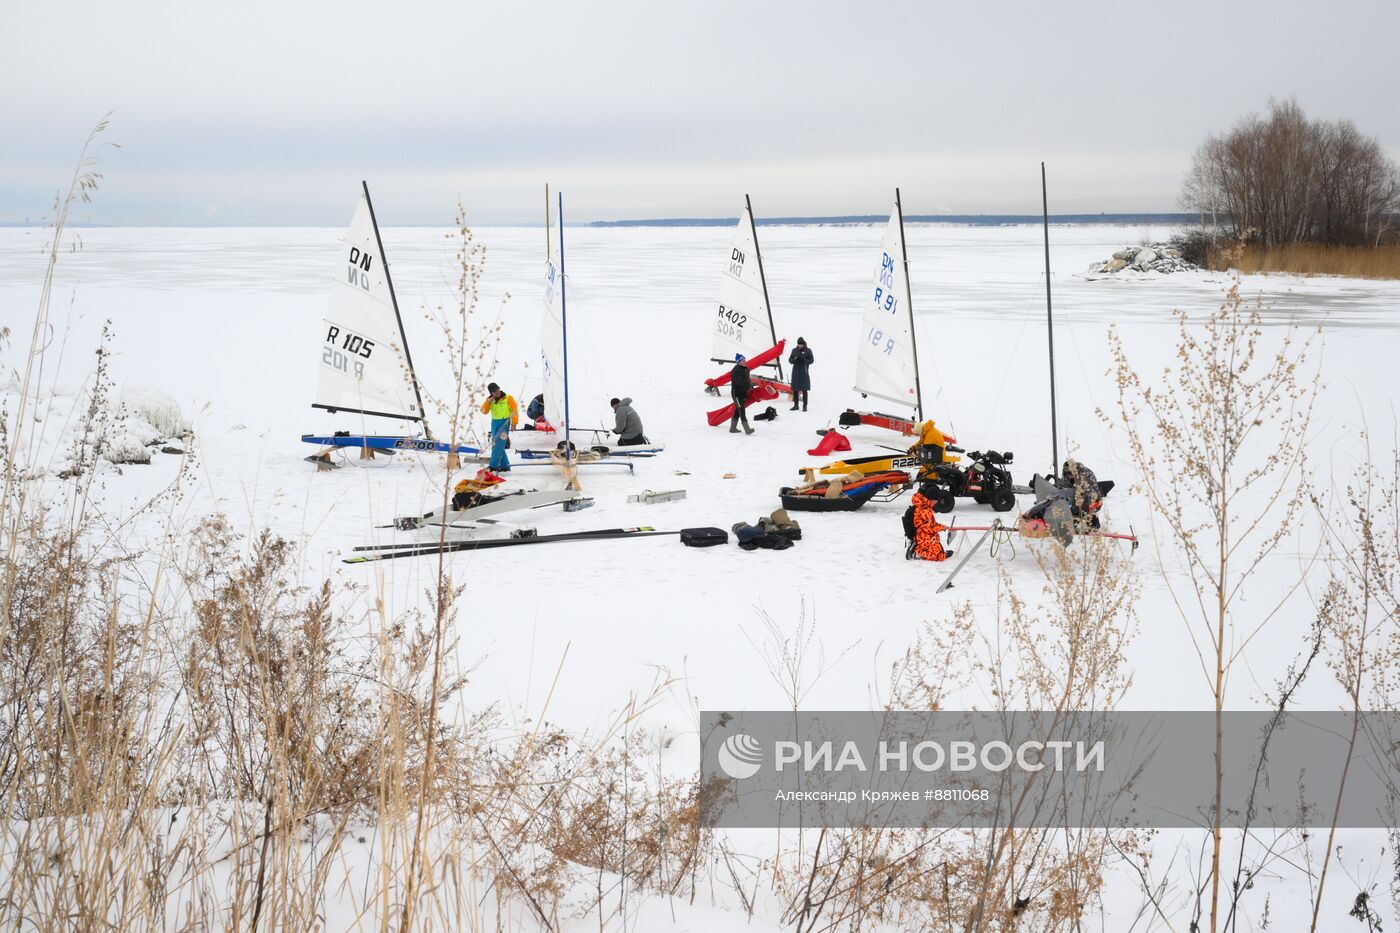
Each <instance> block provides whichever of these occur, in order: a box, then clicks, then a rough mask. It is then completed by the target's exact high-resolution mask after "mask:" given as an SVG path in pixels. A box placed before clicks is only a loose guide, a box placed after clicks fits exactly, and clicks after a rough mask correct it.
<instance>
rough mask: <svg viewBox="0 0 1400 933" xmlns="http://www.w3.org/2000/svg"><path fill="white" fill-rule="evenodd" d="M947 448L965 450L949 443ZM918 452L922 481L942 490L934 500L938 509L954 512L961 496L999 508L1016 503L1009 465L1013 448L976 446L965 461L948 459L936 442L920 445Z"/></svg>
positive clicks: (999, 510) (1007, 508) (997, 509)
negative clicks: (957, 499)
mask: <svg viewBox="0 0 1400 933" xmlns="http://www.w3.org/2000/svg"><path fill="white" fill-rule="evenodd" d="M947 449H948V451H950V452H954V453H963V450H962V448H960V447H953V446H952V445H949V446H948V448H947ZM917 455H918V457H919V479H920V481H922V482H925V483H933V484H934V485H935V486H936V487H937V488H938V490H939V493H940V494H939V496H938V498H937V499H936V500H935V501H934V507H933V508H934V511H935V512H951V511H952V510H953V505H954V504H955V503H954V500H955V499H956V498H958V497H960V496H961V497H969V498H971V499H972V501H973V502H976V503H977V504H978V505H990V506H991V507H992V508H993V509H994V510H996V511H998V512H1009V511H1011V510H1012V509H1014V508H1015V507H1016V490H1015V489H1014V487H1013V483H1012V481H1011V471H1010V470H1009V469H1007V467H1008V466H1009V465H1010V463H1011V460H1012V457H1013V456H1014V455H1013V454H1012V453H1011V451H1009V450H1007V451H995V450H988V451H986V452H983V451H980V450H974V451H972V452H971V453H969V454H968V455H967V463H966V465H964V464H962V463H956V462H948V461H947V460H946V458H945V454H944V451H943V449H942V448H940V447H937V446H935V445H928V446H925V447H920V448H919V449H918V452H917Z"/></svg>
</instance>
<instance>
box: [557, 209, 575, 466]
mask: <svg viewBox="0 0 1400 933" xmlns="http://www.w3.org/2000/svg"><path fill="white" fill-rule="evenodd" d="M567 281H568V278H567V277H566V276H565V274H564V194H563V192H560V194H559V317H560V321H559V323H560V326H561V327H562V329H563V331H564V340H563V351H564V459H565V460H571V459H573V448H572V447H571V446H570V445H569V289H568V286H566V285H565V284H564V283H565V282H567Z"/></svg>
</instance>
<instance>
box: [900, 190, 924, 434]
mask: <svg viewBox="0 0 1400 933" xmlns="http://www.w3.org/2000/svg"><path fill="white" fill-rule="evenodd" d="M894 210H895V213H896V214H898V215H899V252H900V254H901V258H902V259H903V260H904V306H905V307H906V308H908V309H909V349H910V350H911V351H912V352H913V354H914V420H915V421H919V422H922V421H923V420H924V388H923V383H922V382H921V381H920V380H919V339H918V337H917V336H916V335H915V333H914V285H913V283H912V282H910V280H909V247H908V246H906V245H905V243H904V206H903V205H902V204H900V203H899V189H898V188H896V189H894Z"/></svg>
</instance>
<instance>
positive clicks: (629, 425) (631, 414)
mask: <svg viewBox="0 0 1400 933" xmlns="http://www.w3.org/2000/svg"><path fill="white" fill-rule="evenodd" d="M612 410H613V411H614V412H616V414H617V419H616V421H615V423H614V425H613V433H614V434H616V435H617V445H618V446H619V447H635V446H636V445H638V444H645V443H646V442H647V438H646V435H645V434H643V433H642V416H641V415H639V414H637V411H636V409H634V408H633V407H632V399H631V398H621V399H618V398H615V399H613V400H612Z"/></svg>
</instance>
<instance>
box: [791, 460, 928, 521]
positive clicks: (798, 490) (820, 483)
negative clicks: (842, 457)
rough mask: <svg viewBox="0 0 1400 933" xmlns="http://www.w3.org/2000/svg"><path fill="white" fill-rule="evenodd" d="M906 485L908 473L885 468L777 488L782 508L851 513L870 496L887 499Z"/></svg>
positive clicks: (876, 498)
mask: <svg viewBox="0 0 1400 933" xmlns="http://www.w3.org/2000/svg"><path fill="white" fill-rule="evenodd" d="M908 485H909V474H908V473H905V472H903V471H902V470H885V471H882V472H878V473H872V474H866V473H862V472H861V471H859V470H854V471H852V472H850V473H848V474H847V475H845V476H833V477H831V478H829V479H823V480H816V479H815V478H813V479H810V480H809V481H808V482H806V483H803V484H802V485H800V486H796V487H792V486H784V487H783V488H782V489H780V490H778V495H779V496H780V497H781V498H782V502H783V508H785V509H788V510H790V511H793V512H854V511H855V510H856V509H858V508H860V507H861V506H863V505H865V503H867V502H869V501H870V500H872V499H875V500H876V501H879V502H888V501H890V500H892V499H895V498H897V497H898V496H899V495H900V493H902V492H904V490H905V488H906V487H907V486H908Z"/></svg>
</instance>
